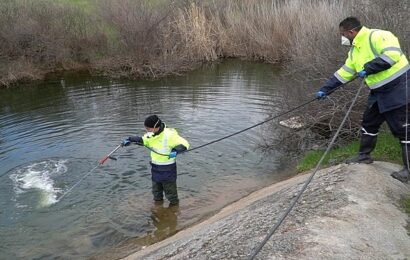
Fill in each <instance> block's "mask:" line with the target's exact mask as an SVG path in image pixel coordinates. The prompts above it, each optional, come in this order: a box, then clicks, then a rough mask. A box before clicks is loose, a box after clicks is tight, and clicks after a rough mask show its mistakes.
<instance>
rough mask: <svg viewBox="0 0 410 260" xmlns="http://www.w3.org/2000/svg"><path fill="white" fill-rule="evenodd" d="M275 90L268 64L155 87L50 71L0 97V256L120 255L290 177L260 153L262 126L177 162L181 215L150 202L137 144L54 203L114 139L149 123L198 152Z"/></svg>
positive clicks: (285, 163)
mask: <svg viewBox="0 0 410 260" xmlns="http://www.w3.org/2000/svg"><path fill="white" fill-rule="evenodd" d="M279 86H280V83H279V79H278V72H277V71H274V70H272V67H271V66H270V65H267V64H254V63H248V62H238V61H227V62H224V63H222V64H216V65H213V66H210V67H207V68H204V69H202V70H198V71H195V72H193V73H189V74H187V75H186V76H183V77H169V78H165V79H162V80H158V81H144V80H140V81H120V80H118V81H113V80H108V79H104V78H98V77H89V76H82V77H76V76H75V75H74V76H67V75H64V76H61V75H60V76H54V78H50V79H49V80H48V81H47V82H44V83H40V84H33V85H32V86H25V87H24V88H23V87H20V88H19V87H17V88H14V89H4V90H0V122H1V124H0V144H1V145H0V165H1V168H0V176H1V177H0V178H1V181H0V233H1V234H2V235H1V236H0V245H1V246H0V249H1V255H2V257H5V258H7V259H16V258H23V259H27V258H30V259H31V258H85V257H94V258H102V257H105V258H111V259H112V258H118V257H122V256H125V255H127V254H129V253H132V252H135V251H137V250H139V249H140V248H142V247H143V246H147V245H150V244H152V243H155V242H157V241H160V240H163V239H164V238H166V237H168V236H170V235H172V234H174V233H175V232H177V231H178V230H181V229H183V228H186V227H188V226H190V225H192V224H194V223H196V222H198V221H200V220H201V219H204V218H206V217H207V216H209V215H210V214H213V213H214V212H216V211H217V210H219V209H221V208H222V207H223V206H226V205H227V204H229V203H232V202H234V201H236V200H238V199H240V198H241V197H244V196H246V195H247V194H249V193H251V192H252V191H255V190H257V189H259V188H262V187H265V186H267V185H269V184H272V183H275V182H278V181H281V180H283V179H286V178H288V177H289V176H290V174H289V171H288V169H289V167H292V162H291V160H289V158H286V156H284V155H282V154H281V153H280V152H279V151H270V152H269V153H264V152H262V151H261V150H260V149H258V144H259V143H260V142H262V139H261V132H262V130H261V129H252V130H250V131H247V132H245V133H243V134H240V135H237V136H235V137H232V138H230V139H226V140H224V141H222V142H218V143H215V144H213V145H211V146H207V147H204V148H202V149H198V150H195V151H193V152H192V153H186V154H182V155H180V156H178V193H179V197H180V201H181V202H180V203H181V204H180V206H179V208H169V207H168V204H167V202H165V204H164V205H154V204H153V202H152V194H151V176H150V168H149V163H148V161H149V151H147V150H146V149H144V148H142V147H139V146H129V147H126V148H121V149H120V150H118V152H117V153H116V154H115V156H116V158H117V159H118V160H117V161H112V160H110V161H108V162H106V163H105V164H104V166H102V167H98V168H96V170H95V171H94V172H92V174H90V175H89V176H87V178H85V179H84V180H82V181H81V182H80V183H79V184H78V186H76V187H75V188H74V189H73V190H72V191H71V192H70V193H69V194H68V195H67V196H65V197H64V198H63V200H61V201H59V197H60V196H61V195H62V194H64V193H65V192H66V191H67V190H69V189H70V187H72V186H73V185H75V184H76V183H77V182H79V181H80V180H81V179H82V177H83V176H84V175H85V174H87V173H88V172H89V171H90V170H91V169H92V168H94V167H95V165H96V164H97V162H98V160H99V159H100V158H101V157H102V156H104V155H106V154H107V153H108V152H110V151H112V150H113V149H114V148H115V147H116V146H117V145H118V143H119V142H120V141H121V140H122V139H123V138H124V137H127V136H130V135H142V134H143V133H144V129H143V121H144V119H145V117H146V116H147V115H149V114H152V113H156V114H158V115H159V116H160V117H161V118H162V119H163V121H165V122H166V123H167V125H168V126H170V127H173V128H176V129H177V130H178V132H179V133H180V134H181V135H182V136H184V137H186V138H187V139H188V140H189V142H190V144H191V147H197V146H199V145H202V144H204V143H207V142H210V141H213V140H215V139H218V138H220V137H223V136H226V135H228V134H231V133H234V132H237V131H238V130H241V129H244V128H246V127H249V126H251V125H254V124H256V123H259V122H261V121H263V120H264V119H266V118H267V117H269V116H271V115H272V113H274V111H276V110H275V105H276V100H278V98H280V96H279V94H278V93H279V92H278V88H279ZM278 131H280V130H279V129H278ZM270 134H271V135H275V134H276V133H275V132H272V133H270Z"/></svg>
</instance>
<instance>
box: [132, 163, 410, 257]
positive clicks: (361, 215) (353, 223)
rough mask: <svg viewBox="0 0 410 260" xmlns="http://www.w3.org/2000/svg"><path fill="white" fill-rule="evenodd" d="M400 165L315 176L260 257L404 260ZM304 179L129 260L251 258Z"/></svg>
mask: <svg viewBox="0 0 410 260" xmlns="http://www.w3.org/2000/svg"><path fill="white" fill-rule="evenodd" d="M398 168H399V166H398V165H394V164H390V163H385V162H375V163H374V164H371V165H346V164H342V165H338V166H334V167H331V168H328V169H324V170H322V171H320V172H318V173H317V175H316V176H315V178H314V179H313V181H312V183H311V184H310V185H309V187H308V189H307V190H306V192H305V193H304V195H303V196H302V198H301V200H300V201H299V203H298V204H297V206H296V207H295V208H294V210H293V211H292V212H291V214H290V215H289V216H288V218H287V219H286V220H285V222H284V223H283V224H282V226H281V227H280V228H279V230H278V231H277V232H276V233H275V234H274V235H273V236H272V237H271V239H270V240H269V241H268V243H267V244H266V245H265V246H264V247H263V249H262V251H261V252H260V253H259V254H258V257H257V258H258V259H407V258H409V257H410V237H409V236H408V235H407V230H406V225H407V221H408V216H407V215H406V214H405V213H404V211H403V210H402V208H401V200H402V199H403V198H408V197H409V196H410V185H405V184H402V183H400V182H398V181H397V180H394V179H393V178H391V177H390V173H391V172H392V171H394V170H397V169H398ZM307 177H308V176H307V175H300V176H297V177H295V178H292V179H290V180H287V181H284V182H281V183H278V184H275V185H272V186H270V187H267V188H264V189H262V190H260V191H257V192H255V193H253V194H251V195H250V196H248V197H246V198H244V199H242V200H240V201H238V202H236V203H234V204H232V205H230V206H228V207H226V208H224V209H223V210H221V211H220V212H219V213H218V214H216V215H215V216H213V217H212V218H210V219H208V220H206V221H204V222H202V223H200V224H198V225H196V226H193V227H191V228H189V229H186V230H183V231H181V232H179V233H177V234H176V235H175V236H173V237H170V238H168V239H166V240H164V241H162V242H160V243H157V244H154V245H152V246H149V247H147V248H145V249H144V250H142V251H139V252H137V253H135V254H133V255H130V256H129V257H128V258H126V259H246V258H247V257H248V256H249V255H250V254H251V252H253V250H254V248H255V247H256V246H257V245H258V244H259V242H260V241H262V240H263V238H264V237H265V236H266V234H267V232H268V230H269V228H271V227H272V226H273V225H274V224H275V222H276V221H277V220H278V219H279V217H280V216H281V215H282V214H283V212H284V211H285V210H286V209H287V207H288V206H289V205H290V203H291V201H292V199H294V198H295V196H296V193H297V192H298V191H299V190H300V188H301V187H302V185H303V182H304V181H305V180H306V178H307Z"/></svg>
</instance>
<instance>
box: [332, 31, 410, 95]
mask: <svg viewBox="0 0 410 260" xmlns="http://www.w3.org/2000/svg"><path fill="white" fill-rule="evenodd" d="M377 57H380V58H381V59H383V60H384V61H386V62H387V63H389V64H390V65H391V67H390V68H389V69H387V70H384V71H381V72H378V73H375V74H371V75H368V76H367V77H366V78H365V80H366V84H367V85H368V86H369V88H370V89H372V90H373V89H377V88H379V87H382V86H383V85H385V84H387V83H389V82H391V81H393V80H394V79H396V78H398V77H399V76H401V75H402V74H403V73H405V72H406V71H407V70H408V69H409V68H410V66H409V62H408V60H407V58H406V56H405V55H404V54H403V51H402V50H401V48H400V44H399V41H398V39H397V38H396V36H394V35H393V34H392V33H391V32H389V31H383V30H378V29H368V28H366V27H364V26H363V27H362V28H361V29H360V31H359V32H358V34H357V35H356V37H355V38H354V40H353V42H352V47H351V49H350V51H349V54H348V57H347V59H346V62H345V64H344V65H343V66H342V67H341V68H340V69H339V70H338V71H336V73H335V74H334V76H335V77H336V78H337V79H338V80H339V81H340V82H342V83H346V82H348V81H350V80H352V79H354V78H355V77H356V76H357V75H356V74H357V72H359V71H361V70H363V69H364V65H365V64H366V63H367V62H369V61H371V60H373V59H375V58H377Z"/></svg>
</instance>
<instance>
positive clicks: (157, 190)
mask: <svg viewBox="0 0 410 260" xmlns="http://www.w3.org/2000/svg"><path fill="white" fill-rule="evenodd" d="M164 193H165V197H166V198H167V199H168V200H169V203H170V204H171V205H176V204H178V203H179V199H178V191H177V182H176V181H171V182H155V181H152V194H153V195H154V200H155V201H161V200H163V199H164V195H163V194H164Z"/></svg>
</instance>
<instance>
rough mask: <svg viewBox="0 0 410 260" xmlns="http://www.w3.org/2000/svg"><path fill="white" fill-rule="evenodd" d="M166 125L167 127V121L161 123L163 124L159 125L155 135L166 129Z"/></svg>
mask: <svg viewBox="0 0 410 260" xmlns="http://www.w3.org/2000/svg"><path fill="white" fill-rule="evenodd" d="M165 127H166V125H165V123H161V126H160V127H159V130H158V132H156V133H155V134H154V135H153V136H157V135H160V134H161V133H162V132H163V131H164V129H165Z"/></svg>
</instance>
